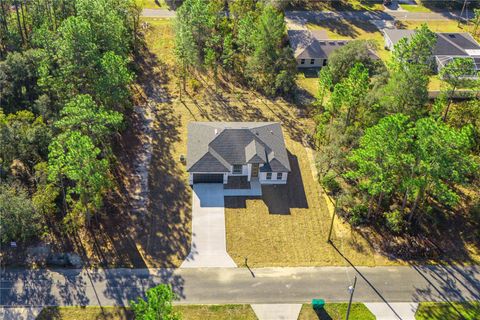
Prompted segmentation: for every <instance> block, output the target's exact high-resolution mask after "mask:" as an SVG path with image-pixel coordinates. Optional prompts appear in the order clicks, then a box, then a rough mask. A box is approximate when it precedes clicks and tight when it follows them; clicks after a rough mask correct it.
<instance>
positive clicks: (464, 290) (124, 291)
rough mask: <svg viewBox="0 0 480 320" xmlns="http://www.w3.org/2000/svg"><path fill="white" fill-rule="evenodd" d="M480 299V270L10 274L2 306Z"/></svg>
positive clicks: (1, 292)
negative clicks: (166, 292) (151, 294)
mask: <svg viewBox="0 0 480 320" xmlns="http://www.w3.org/2000/svg"><path fill="white" fill-rule="evenodd" d="M355 274H357V276H358V282H357V289H356V291H355V301H359V302H387V303H388V302H410V301H415V302H417V301H463V300H480V268H479V267H478V266H467V267H459V266H435V267H433V266H429V267H426V266H418V267H411V266H396V267H358V268H356V269H354V268H352V267H313V268H312V267H305V268H260V269H252V270H249V269H248V268H203V269H105V270H97V271H87V270H85V269H83V270H72V269H62V270H7V271H4V272H2V274H1V280H0V285H1V289H0V305H5V306H45V305H55V306H66V305H125V304H127V303H128V301H129V300H131V299H135V298H136V297H138V296H141V295H143V294H144V292H145V290H146V289H148V288H149V287H152V286H155V285H157V284H159V283H170V284H171V285H172V287H173V288H174V290H175V292H176V293H177V295H178V297H179V300H178V303H189V304H192V303H194V304H196V303H201V304H209V303H215V304H223V303H303V302H309V301H310V300H311V299H312V298H323V299H326V300H327V301H346V300H348V291H347V288H348V286H349V285H350V284H351V282H352V281H353V277H354V275H355Z"/></svg>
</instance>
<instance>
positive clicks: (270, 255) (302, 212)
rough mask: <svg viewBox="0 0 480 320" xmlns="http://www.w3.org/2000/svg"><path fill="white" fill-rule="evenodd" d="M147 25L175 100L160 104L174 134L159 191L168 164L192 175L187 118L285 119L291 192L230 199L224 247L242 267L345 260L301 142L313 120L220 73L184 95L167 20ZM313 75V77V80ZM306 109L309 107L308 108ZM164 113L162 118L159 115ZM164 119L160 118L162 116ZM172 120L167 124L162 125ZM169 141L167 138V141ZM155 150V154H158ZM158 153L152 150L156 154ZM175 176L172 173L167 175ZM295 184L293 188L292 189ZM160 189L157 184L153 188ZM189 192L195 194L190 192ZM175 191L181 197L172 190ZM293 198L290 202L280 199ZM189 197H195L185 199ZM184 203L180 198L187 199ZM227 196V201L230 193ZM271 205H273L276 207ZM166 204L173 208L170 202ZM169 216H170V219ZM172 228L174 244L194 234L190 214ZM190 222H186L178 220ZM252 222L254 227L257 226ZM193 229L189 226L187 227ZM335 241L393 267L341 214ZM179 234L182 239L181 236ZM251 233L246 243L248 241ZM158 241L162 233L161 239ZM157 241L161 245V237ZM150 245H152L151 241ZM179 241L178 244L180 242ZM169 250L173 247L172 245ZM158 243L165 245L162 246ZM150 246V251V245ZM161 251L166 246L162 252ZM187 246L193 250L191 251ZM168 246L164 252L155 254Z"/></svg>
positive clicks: (200, 79)
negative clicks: (185, 158) (329, 238)
mask: <svg viewBox="0 0 480 320" xmlns="http://www.w3.org/2000/svg"><path fill="white" fill-rule="evenodd" d="M146 21H147V22H149V25H150V28H149V30H148V31H147V33H146V41H147V44H148V47H149V49H150V51H151V53H152V54H153V55H156V57H157V59H158V63H159V64H161V65H163V64H165V66H164V67H165V68H168V76H169V78H168V80H167V84H166V86H165V88H166V90H168V95H169V97H170V101H171V103H168V104H166V105H164V106H163V107H162V108H163V109H162V112H163V114H161V115H160V116H162V117H163V124H161V122H159V124H158V125H159V126H166V127H168V130H171V131H172V132H173V134H172V133H169V132H168V131H166V130H164V132H163V135H161V136H159V140H160V141H162V140H161V139H167V138H169V137H170V136H173V137H175V139H174V141H172V143H171V146H170V148H169V149H168V150H166V151H165V152H163V150H161V149H158V157H159V159H158V161H155V160H153V162H152V170H153V171H152V172H151V177H152V179H151V180H152V181H159V182H158V190H162V188H161V185H162V183H161V181H164V179H165V178H162V179H157V178H156V176H160V177H162V176H163V175H164V174H166V173H165V171H166V170H169V171H170V164H169V166H165V161H167V163H170V162H174V163H175V164H171V166H174V168H175V169H174V170H173V172H175V179H183V181H184V182H183V183H185V184H186V177H187V173H186V171H185V166H183V165H179V163H180V162H179V161H178V159H179V157H180V155H182V154H183V155H185V154H186V151H187V150H186V137H187V131H186V128H187V124H188V122H190V121H281V122H282V123H283V131H284V134H285V136H286V141H287V148H288V150H289V152H290V153H291V163H292V166H293V167H294V168H296V169H295V170H296V171H295V172H294V173H293V174H292V178H291V179H290V181H291V182H292V183H294V184H289V185H288V186H287V187H286V188H287V189H286V190H285V191H288V194H286V195H285V194H283V195H282V194H278V190H280V192H282V191H281V189H282V188H278V190H273V188H272V190H270V191H271V192H266V193H265V194H266V197H267V198H268V197H269V198H268V199H267V202H264V200H262V199H256V200H255V199H248V200H246V199H242V198H237V199H236V201H234V203H229V204H230V207H229V208H227V209H226V228H227V246H228V250H229V253H230V254H231V255H232V257H233V258H234V259H235V261H236V262H237V264H239V265H243V262H244V257H245V256H248V258H249V265H250V266H299V265H344V264H345V262H344V260H343V259H342V258H341V257H340V255H339V254H338V253H337V252H336V251H335V250H334V249H333V248H332V247H331V246H329V245H327V243H326V242H325V238H326V235H327V232H328V227H329V223H330V222H329V221H330V213H329V211H328V209H327V203H326V200H325V198H324V196H323V193H322V190H321V188H320V186H319V184H318V183H317V181H316V180H315V179H314V176H313V174H312V166H313V156H311V157H310V158H309V155H307V150H306V148H305V147H304V146H303V144H302V139H303V137H304V136H305V135H306V134H307V135H312V134H313V132H314V127H315V124H314V122H313V120H312V119H311V117H309V116H308V114H305V115H304V116H299V115H300V113H299V111H298V108H297V107H296V106H295V105H293V104H291V103H289V102H286V101H284V100H283V99H275V100H270V99H267V98H265V97H263V96H261V95H259V94H257V93H255V92H252V91H250V90H247V89H245V88H242V87H241V86H238V85H236V84H235V83H233V82H232V81H227V80H225V79H223V78H222V79H220V81H219V84H218V85H217V88H216V86H215V85H214V84H213V83H212V82H213V81H212V79H213V78H212V77H211V76H209V75H204V74H198V75H196V78H195V79H194V80H189V81H187V85H188V89H187V93H185V92H182V97H181V99H180V92H179V87H178V81H177V80H176V79H175V78H172V77H174V72H173V70H172V68H173V59H172V49H173V45H172V40H171V37H172V34H171V23H172V22H171V21H170V20H152V19H148V20H146ZM315 81H316V80H315ZM303 113H304V112H303ZM160 116H159V117H160ZM159 119H160V118H159ZM165 122H167V123H165ZM162 143H164V142H162ZM164 153H167V154H168V158H165V156H163V158H161V156H160V155H161V154H164ZM155 154H157V152H156V153H155ZM154 157H155V155H154ZM169 174H170V175H171V172H170V173H169ZM292 187H293V189H292ZM154 189H155V188H154ZM188 193H189V194H190V192H188ZM152 195H153V196H152V198H151V200H152V203H156V204H157V206H158V207H157V208H154V210H153V211H154V212H155V210H158V211H159V212H163V211H164V210H165V209H163V208H164V207H165V205H164V203H163V202H164V200H162V199H163V198H162V197H161V194H160V193H159V194H158V195H155V194H153V193H152ZM172 197H178V196H177V195H174V194H172ZM282 199H283V200H285V199H288V201H287V202H285V201H282ZM187 200H188V201H190V199H187ZM182 201H183V197H182ZM227 202H228V199H227ZM272 203H274V205H272ZM267 204H268V205H270V209H272V208H274V207H278V208H274V209H280V210H283V209H285V208H288V209H289V211H290V214H270V213H269V207H268V206H267ZM166 209H167V210H168V209H170V208H169V207H166ZM170 216H172V214H170V215H168V216H167V217H170ZM174 217H175V214H173V217H170V219H171V220H172V222H171V223H174V225H171V223H170V222H169V223H168V225H169V226H170V227H169V228H170V229H171V230H174V231H175V232H176V233H177V234H178V235H175V237H172V238H173V241H174V243H175V241H176V242H179V243H184V242H185V241H189V239H190V231H189V228H190V221H189V217H187V218H185V219H183V218H182V219H174ZM182 222H183V223H185V224H186V226H185V227H181V226H179V225H178V223H182ZM252 226H253V227H252ZM187 229H188V231H187ZM334 231H335V232H334V239H335V240H336V241H338V243H339V244H341V250H342V252H343V253H344V254H345V255H346V256H348V257H349V258H350V259H352V261H354V263H357V264H360V265H377V264H380V265H388V264H392V263H394V262H392V261H389V260H388V259H386V258H383V257H381V256H379V255H375V254H374V250H373V248H372V247H371V246H370V245H369V244H368V243H367V241H366V240H365V239H364V238H362V237H361V236H360V235H359V234H358V233H357V232H355V231H354V230H353V229H352V228H351V227H350V226H349V225H348V224H346V223H343V222H341V221H340V220H337V221H336V223H335V229H334ZM181 232H184V233H186V235H184V237H185V240H184V239H182V240H181V241H180V240H179V237H181ZM245 239H248V241H245ZM160 240H161V239H160ZM160 243H162V242H161V241H160ZM151 245H152V246H154V245H155V244H154V243H153V242H151ZM179 246H180V245H179ZM167 248H168V249H170V248H172V249H173V248H174V246H167ZM160 249H161V248H160ZM180 249H181V251H182V254H178V253H177V254H176V255H174V258H172V257H171V255H173V252H171V253H169V251H167V253H168V255H167V258H168V259H170V260H172V261H174V262H175V264H177V263H178V261H179V259H180V257H181V256H182V255H183V250H187V249H186V248H184V247H183V246H181V247H180ZM150 251H152V250H150ZM160 251H161V250H160ZM187 251H188V250H187ZM162 254H166V253H165V252H159V253H158V257H159V256H161V255H162Z"/></svg>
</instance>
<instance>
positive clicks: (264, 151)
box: [187, 122, 290, 185]
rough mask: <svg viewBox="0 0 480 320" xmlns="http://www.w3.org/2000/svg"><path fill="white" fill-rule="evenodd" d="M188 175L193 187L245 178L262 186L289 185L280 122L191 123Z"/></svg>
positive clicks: (287, 165)
mask: <svg viewBox="0 0 480 320" xmlns="http://www.w3.org/2000/svg"><path fill="white" fill-rule="evenodd" d="M187 148H188V149H187V171H188V172H189V174H190V177H189V181H190V184H191V185H193V184H194V183H223V184H226V183H228V182H229V178H230V177H243V178H246V180H248V182H250V181H258V182H259V183H260V184H285V183H287V178H288V173H289V172H290V162H289V160H288V154H287V149H286V147H285V141H284V138H283V133H282V128H281V125H280V123H277V122H190V123H189V124H188V143H187Z"/></svg>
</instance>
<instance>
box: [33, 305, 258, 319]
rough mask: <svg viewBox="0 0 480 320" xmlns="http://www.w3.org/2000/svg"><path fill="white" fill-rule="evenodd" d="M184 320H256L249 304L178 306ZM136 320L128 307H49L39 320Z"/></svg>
mask: <svg viewBox="0 0 480 320" xmlns="http://www.w3.org/2000/svg"><path fill="white" fill-rule="evenodd" d="M174 309H175V311H177V312H178V313H179V314H180V316H181V319H183V320H203V319H208V320H256V319H257V317H256V316H255V313H254V312H253V309H252V308H251V307H250V305H248V304H226V305H177V306H175V307H174ZM78 319H82V320H134V315H133V312H132V311H131V310H130V309H129V308H126V307H47V308H45V309H43V311H42V312H41V313H40V315H39V316H38V318H37V320H78Z"/></svg>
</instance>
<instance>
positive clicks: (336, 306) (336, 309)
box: [298, 303, 375, 320]
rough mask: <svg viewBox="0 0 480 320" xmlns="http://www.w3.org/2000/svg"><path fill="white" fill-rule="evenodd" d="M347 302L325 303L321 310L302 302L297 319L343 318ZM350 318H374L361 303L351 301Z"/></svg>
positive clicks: (369, 319) (336, 319) (325, 319)
mask: <svg viewBox="0 0 480 320" xmlns="http://www.w3.org/2000/svg"><path fill="white" fill-rule="evenodd" d="M347 307H348V304H347V303H327V304H326V305H325V308H324V309H323V310H319V311H316V310H314V309H313V308H312V306H311V305H310V304H304V305H303V306H302V310H301V311H300V315H299V316H298V320H343V319H345V316H346V313H347ZM349 319H350V320H375V316H374V315H373V314H372V313H371V312H370V310H368V308H367V307H366V306H365V305H364V304H363V303H353V304H352V308H351V310H350V317H349Z"/></svg>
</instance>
